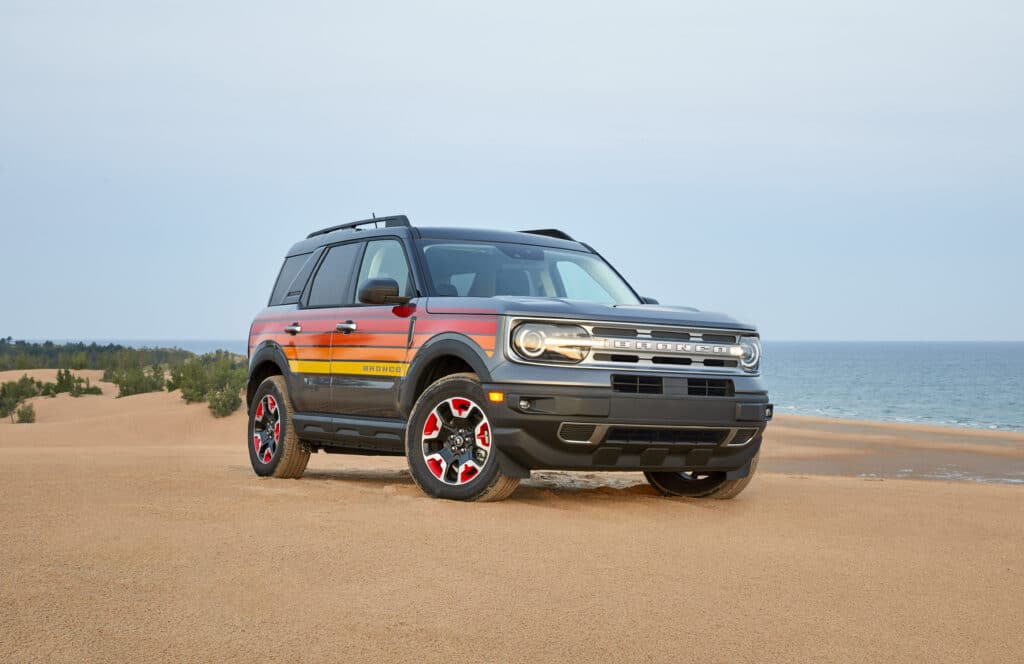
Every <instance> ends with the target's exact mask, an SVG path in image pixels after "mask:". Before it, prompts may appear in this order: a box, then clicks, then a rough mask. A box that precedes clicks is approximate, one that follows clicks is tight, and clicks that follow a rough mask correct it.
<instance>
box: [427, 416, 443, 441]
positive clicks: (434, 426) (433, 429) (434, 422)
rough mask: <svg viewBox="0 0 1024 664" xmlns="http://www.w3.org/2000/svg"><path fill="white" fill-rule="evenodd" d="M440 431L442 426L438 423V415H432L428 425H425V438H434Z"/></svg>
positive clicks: (428, 419)
mask: <svg viewBox="0 0 1024 664" xmlns="http://www.w3.org/2000/svg"><path fill="white" fill-rule="evenodd" d="M440 430H441V425H440V424H439V423H438V419H437V413H431V414H430V417H428V418H427V423H426V424H424V425H423V435H424V437H426V438H433V437H434V436H436V435H437V432H438V431H440Z"/></svg>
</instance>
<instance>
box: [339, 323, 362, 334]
mask: <svg viewBox="0 0 1024 664" xmlns="http://www.w3.org/2000/svg"><path fill="white" fill-rule="evenodd" d="M335 327H336V329H337V330H338V332H342V333H344V334H350V333H352V332H355V331H356V327H358V326H357V325H356V324H355V322H353V321H350V320H347V321H345V322H344V323H338V324H337V325H336V326H335Z"/></svg>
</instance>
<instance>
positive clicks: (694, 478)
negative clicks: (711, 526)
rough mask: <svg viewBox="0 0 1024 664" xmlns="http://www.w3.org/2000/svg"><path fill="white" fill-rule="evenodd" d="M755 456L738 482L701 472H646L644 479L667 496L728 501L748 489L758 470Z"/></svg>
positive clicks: (722, 475)
mask: <svg viewBox="0 0 1024 664" xmlns="http://www.w3.org/2000/svg"><path fill="white" fill-rule="evenodd" d="M759 456H761V455H760V453H758V454H755V455H754V458H753V459H752V460H751V461H750V472H749V473H748V474H747V476H746V477H743V478H740V479H738V480H727V479H725V473H705V472H700V471H694V472H687V473H666V472H645V473H644V477H646V478H647V481H648V482H650V483H651V486H653V487H654V488H655V489H657V490H658V491H659V492H661V493H662V494H663V495H666V496H685V497H688V498H717V499H719V500H728V499H730V498H735V497H736V496H738V495H739V494H740V492H742V491H743V490H744V489H746V488H747V485H748V484H750V480H752V479H753V478H754V471H755V470H757V458H758V457H759Z"/></svg>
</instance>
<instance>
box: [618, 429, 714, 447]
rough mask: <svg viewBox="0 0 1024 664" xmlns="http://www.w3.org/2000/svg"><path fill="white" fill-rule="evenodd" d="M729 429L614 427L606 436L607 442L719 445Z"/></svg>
mask: <svg viewBox="0 0 1024 664" xmlns="http://www.w3.org/2000/svg"><path fill="white" fill-rule="evenodd" d="M729 433H730V432H729V430H719V429H659V428H657V427H636V428H631V427H612V428H611V429H610V430H609V431H608V436H607V438H605V442H607V443H633V444H645V445H652V444H654V445H718V444H719V443H721V442H722V441H723V440H724V439H725V436H727V435H729Z"/></svg>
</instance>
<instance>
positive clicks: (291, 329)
mask: <svg viewBox="0 0 1024 664" xmlns="http://www.w3.org/2000/svg"><path fill="white" fill-rule="evenodd" d="M284 331H285V332H287V333H288V334H298V333H299V332H302V326H301V325H299V324H298V323H292V324H291V325H286V326H285V328H284Z"/></svg>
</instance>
